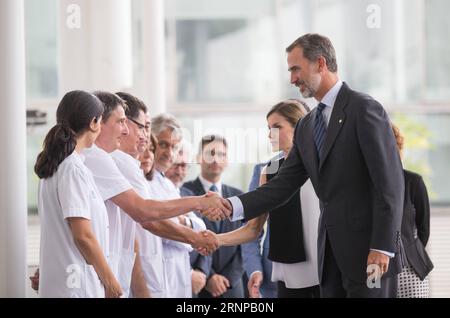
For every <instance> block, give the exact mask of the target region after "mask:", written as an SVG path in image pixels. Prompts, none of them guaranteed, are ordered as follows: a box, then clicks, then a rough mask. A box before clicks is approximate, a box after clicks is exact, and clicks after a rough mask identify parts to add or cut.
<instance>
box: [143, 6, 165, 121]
mask: <svg viewBox="0 0 450 318" xmlns="http://www.w3.org/2000/svg"><path fill="white" fill-rule="evenodd" d="M143 2H144V3H143V11H144V14H143V22H142V45H143V54H142V55H143V65H144V72H143V77H144V78H143V87H141V89H140V90H141V91H142V92H141V94H142V98H143V99H144V101H145V102H146V104H147V105H148V106H149V108H150V113H151V114H152V116H154V115H158V114H160V113H164V112H166V109H167V105H166V58H165V38H164V35H165V34H164V1H163V0H145V1H143Z"/></svg>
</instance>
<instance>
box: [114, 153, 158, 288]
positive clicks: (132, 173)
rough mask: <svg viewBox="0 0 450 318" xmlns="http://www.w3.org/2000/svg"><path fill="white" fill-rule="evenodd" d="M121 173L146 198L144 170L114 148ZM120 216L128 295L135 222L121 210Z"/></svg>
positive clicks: (122, 263) (123, 275)
mask: <svg viewBox="0 0 450 318" xmlns="http://www.w3.org/2000/svg"><path fill="white" fill-rule="evenodd" d="M111 156H112V158H113V160H114V162H115V163H116V165H117V168H119V170H120V172H121V173H122V175H123V176H124V177H125V178H126V179H127V180H128V182H129V183H130V184H131V186H132V187H133V189H134V191H136V193H137V194H138V195H139V196H141V197H142V198H144V199H145V198H148V196H149V195H148V191H147V186H146V182H145V178H144V172H143V171H142V170H141V168H140V165H141V164H140V162H139V161H138V160H136V159H134V158H133V157H131V156H130V155H129V154H126V153H125V152H123V151H120V150H116V151H114V152H113V153H112V154H111ZM120 218H121V222H122V233H123V245H122V255H121V259H120V277H121V279H122V280H123V281H124V283H125V284H126V286H127V289H126V295H128V296H129V295H130V286H131V274H132V273H133V266H134V260H135V255H136V254H135V252H134V241H135V239H136V227H137V223H136V222H135V221H134V220H133V219H132V218H131V217H130V216H129V215H128V214H127V213H126V212H125V211H123V210H121V213H120Z"/></svg>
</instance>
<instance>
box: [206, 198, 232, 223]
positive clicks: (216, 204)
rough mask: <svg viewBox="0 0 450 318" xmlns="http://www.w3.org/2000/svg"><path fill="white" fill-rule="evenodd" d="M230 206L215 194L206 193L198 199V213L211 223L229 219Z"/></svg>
mask: <svg viewBox="0 0 450 318" xmlns="http://www.w3.org/2000/svg"><path fill="white" fill-rule="evenodd" d="M232 212H233V211H232V206H231V204H230V202H228V200H226V199H223V198H221V197H220V196H219V195H218V194H217V193H215V192H208V193H207V194H205V195H204V196H203V197H200V213H201V214H202V215H203V216H205V217H207V218H208V219H209V220H211V221H221V220H224V219H226V218H229V217H230V216H231V213H232Z"/></svg>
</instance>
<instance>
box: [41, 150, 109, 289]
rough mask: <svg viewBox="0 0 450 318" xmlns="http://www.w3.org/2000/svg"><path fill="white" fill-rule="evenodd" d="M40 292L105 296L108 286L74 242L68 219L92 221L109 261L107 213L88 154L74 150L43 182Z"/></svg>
mask: <svg viewBox="0 0 450 318" xmlns="http://www.w3.org/2000/svg"><path fill="white" fill-rule="evenodd" d="M38 211H39V217H40V222H41V248H40V264H39V270H40V277H39V296H40V297H51V298H55V297H58V298H59V297H61V298H70V297H77V298H78V297H81V298H95V297H98V298H104V297H105V290H104V287H103V285H102V283H101V281H100V279H99V277H98V275H97V273H96V272H95V270H94V267H93V266H92V265H88V264H87V263H86V260H85V259H84V257H83V255H82V254H81V252H80V251H79V249H78V248H77V246H76V245H75V242H74V238H73V234H72V231H71V229H70V225H69V222H68V220H67V219H68V218H84V219H87V220H90V222H91V227H92V231H93V233H94V234H95V237H96V239H97V241H98V243H99V245H100V247H101V249H102V251H103V253H104V255H105V258H106V259H107V260H108V252H109V246H108V244H109V242H108V240H109V233H108V214H107V212H106V208H105V204H104V202H103V199H102V197H101V196H100V193H99V191H98V189H97V187H96V184H95V182H94V179H93V177H92V174H91V172H90V171H89V169H88V168H87V167H86V166H85V165H84V164H83V157H82V156H81V155H79V154H78V153H76V152H74V153H72V154H71V155H70V156H69V157H67V158H66V159H65V160H64V161H63V162H62V163H61V164H60V165H59V167H58V170H57V171H56V173H55V174H54V175H53V176H52V177H51V178H48V179H43V180H41V181H40V182H39V197H38Z"/></svg>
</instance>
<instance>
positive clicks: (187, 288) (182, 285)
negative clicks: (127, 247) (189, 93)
mask: <svg viewBox="0 0 450 318" xmlns="http://www.w3.org/2000/svg"><path fill="white" fill-rule="evenodd" d="M152 132H153V134H154V135H155V136H156V138H157V140H158V145H157V147H156V152H155V167H154V168H155V174H154V177H153V180H152V181H150V182H149V186H150V191H151V192H152V193H153V194H154V195H156V197H155V199H157V200H171V199H177V198H180V193H179V191H178V189H177V188H176V187H175V185H174V184H173V183H172V182H171V181H170V180H169V179H168V178H166V176H165V175H164V173H165V172H166V171H167V170H168V169H169V168H170V167H171V166H172V165H173V163H174V161H175V159H176V156H177V155H178V152H179V148H180V145H181V139H182V134H181V127H180V125H179V123H178V121H177V120H176V119H175V118H174V117H173V116H171V115H168V114H162V115H160V116H157V117H155V118H154V119H153V120H152ZM170 221H171V222H173V224H172V227H173V228H174V229H183V230H185V231H186V230H189V231H192V232H193V233H197V234H200V232H201V231H205V230H206V226H205V223H204V222H203V220H202V219H201V218H199V217H197V216H196V215H195V213H193V212H190V213H187V214H185V215H184V216H179V217H175V218H172V219H171V220H170ZM165 222H166V221H165ZM152 223H153V224H152V225H150V227H146V228H147V229H149V230H151V231H152V232H153V233H159V234H158V235H160V236H161V237H163V238H164V239H163V240H162V245H163V264H164V273H165V288H164V296H165V297H167V298H191V297H192V282H191V265H190V258H189V252H191V251H192V247H191V244H189V243H190V241H189V240H183V239H179V238H176V237H174V236H173V232H172V231H170V229H168V228H166V229H163V228H159V229H155V228H154V227H155V225H156V226H157V223H161V222H152ZM152 226H153V227H152ZM155 230H159V232H155ZM215 247H216V246H215Z"/></svg>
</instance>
